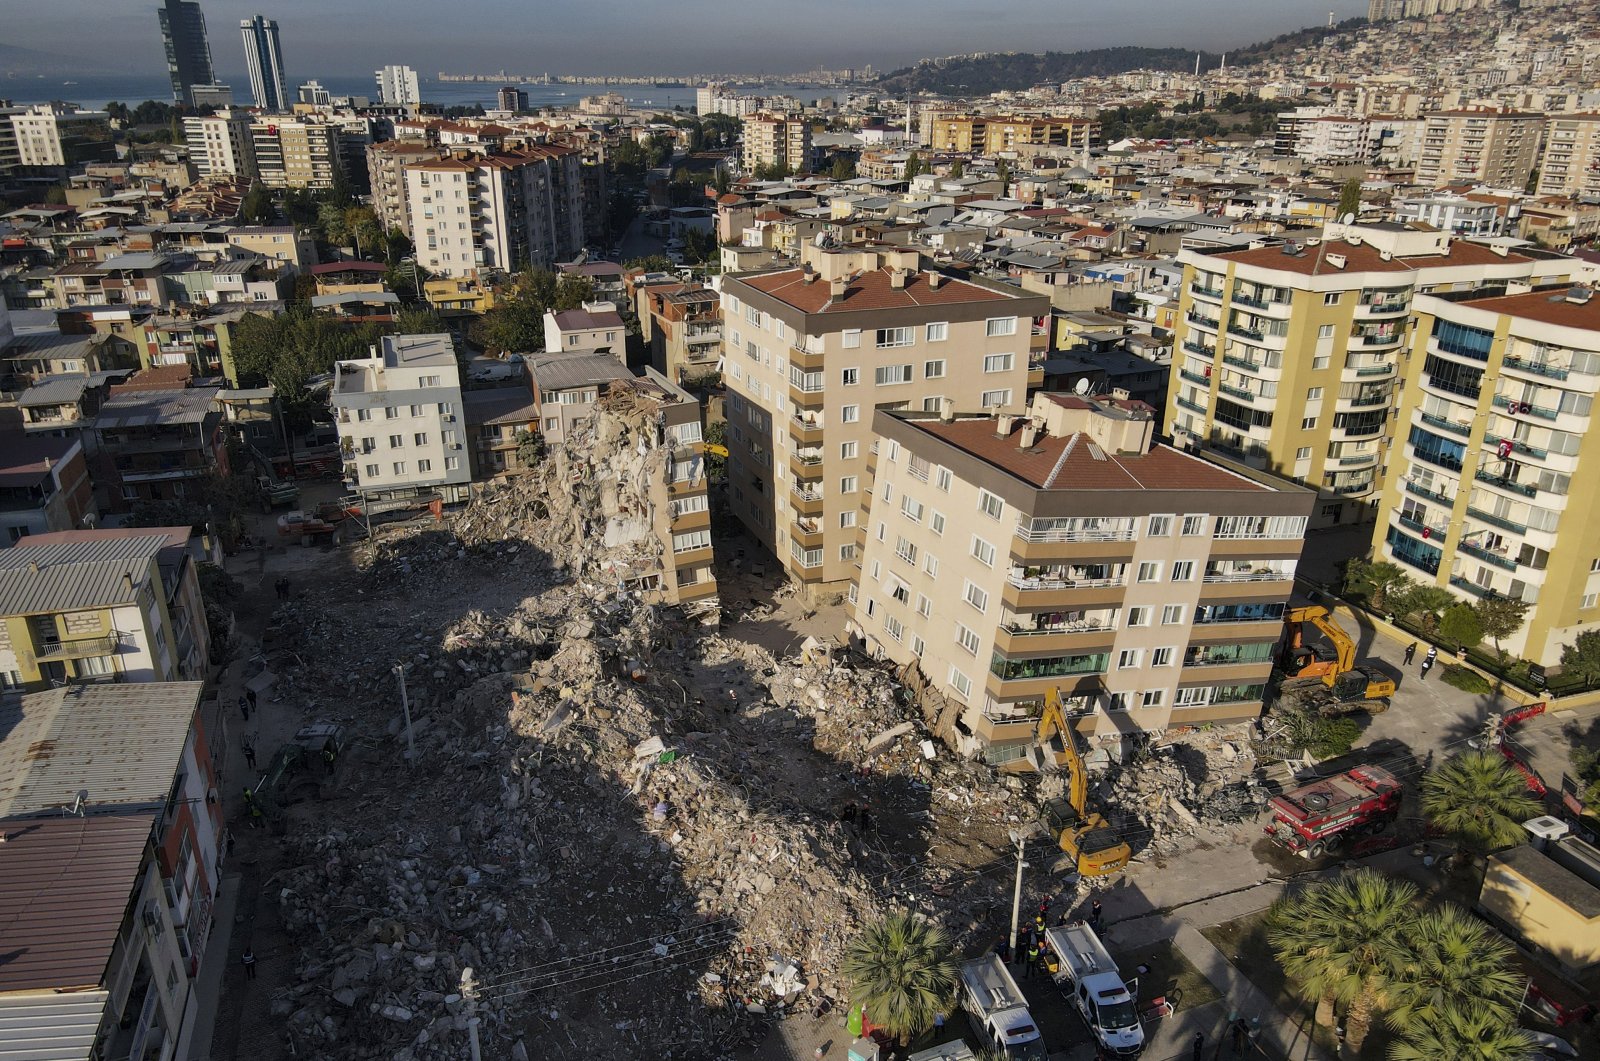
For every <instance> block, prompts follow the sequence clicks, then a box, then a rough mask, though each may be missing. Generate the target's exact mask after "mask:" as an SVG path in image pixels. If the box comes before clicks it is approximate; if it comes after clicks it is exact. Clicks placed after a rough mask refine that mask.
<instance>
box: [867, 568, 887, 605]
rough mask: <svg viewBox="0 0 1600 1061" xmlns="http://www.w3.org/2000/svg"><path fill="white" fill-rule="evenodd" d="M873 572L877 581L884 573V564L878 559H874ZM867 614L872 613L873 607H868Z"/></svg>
mask: <svg viewBox="0 0 1600 1061" xmlns="http://www.w3.org/2000/svg"><path fill="white" fill-rule="evenodd" d="M871 573H872V578H873V580H874V581H876V580H877V579H878V578H880V577H881V576H882V575H883V565H882V564H880V563H878V561H876V560H874V561H872V572H871ZM867 614H868V615H871V614H872V609H870V608H868V609H867Z"/></svg>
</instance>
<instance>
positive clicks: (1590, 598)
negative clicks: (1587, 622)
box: [1578, 593, 1600, 608]
mask: <svg viewBox="0 0 1600 1061" xmlns="http://www.w3.org/2000/svg"><path fill="white" fill-rule="evenodd" d="M1596 599H1600V593H1585V594H1584V595H1583V600H1581V601H1579V602H1578V607H1580V608H1593V607H1594V604H1595V600H1596Z"/></svg>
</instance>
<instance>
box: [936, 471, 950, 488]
mask: <svg viewBox="0 0 1600 1061" xmlns="http://www.w3.org/2000/svg"><path fill="white" fill-rule="evenodd" d="M950 479H951V475H950V469H949V468H940V469H939V470H938V471H936V472H934V473H933V485H934V486H937V487H938V488H939V489H941V490H943V491H944V492H945V493H947V494H948V493H949V492H950Z"/></svg>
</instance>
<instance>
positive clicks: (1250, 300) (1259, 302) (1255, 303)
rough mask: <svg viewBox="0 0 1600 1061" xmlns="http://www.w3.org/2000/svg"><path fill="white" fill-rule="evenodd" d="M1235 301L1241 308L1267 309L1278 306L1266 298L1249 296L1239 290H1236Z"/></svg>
mask: <svg viewBox="0 0 1600 1061" xmlns="http://www.w3.org/2000/svg"><path fill="white" fill-rule="evenodd" d="M1233 301H1234V302H1236V303H1238V304H1239V305H1241V306H1249V307H1251V308H1252V309H1266V308H1267V307H1269V306H1274V305H1277V303H1275V302H1271V301H1269V300H1267V299H1264V298H1257V297H1256V296H1254V295H1247V294H1245V293H1244V292H1242V291H1238V290H1235V291H1234V293H1233Z"/></svg>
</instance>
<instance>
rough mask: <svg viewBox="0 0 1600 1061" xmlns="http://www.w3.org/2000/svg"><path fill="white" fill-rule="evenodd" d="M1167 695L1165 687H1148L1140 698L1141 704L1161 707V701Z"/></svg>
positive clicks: (1142, 705)
mask: <svg viewBox="0 0 1600 1061" xmlns="http://www.w3.org/2000/svg"><path fill="white" fill-rule="evenodd" d="M1166 695H1167V691H1166V690H1165V689H1146V690H1145V691H1144V695H1143V696H1142V697H1141V698H1140V700H1139V706H1140V707H1160V706H1161V701H1162V700H1163V699H1165V697H1166Z"/></svg>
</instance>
